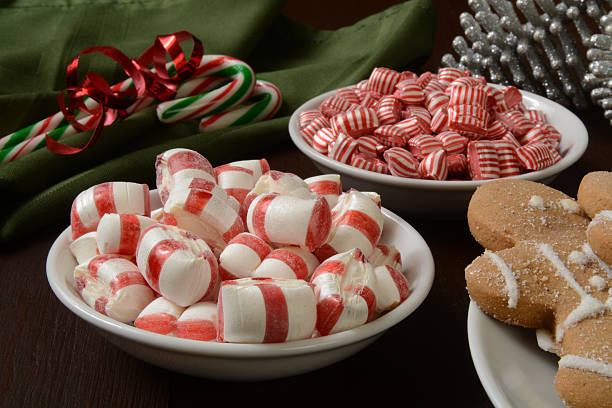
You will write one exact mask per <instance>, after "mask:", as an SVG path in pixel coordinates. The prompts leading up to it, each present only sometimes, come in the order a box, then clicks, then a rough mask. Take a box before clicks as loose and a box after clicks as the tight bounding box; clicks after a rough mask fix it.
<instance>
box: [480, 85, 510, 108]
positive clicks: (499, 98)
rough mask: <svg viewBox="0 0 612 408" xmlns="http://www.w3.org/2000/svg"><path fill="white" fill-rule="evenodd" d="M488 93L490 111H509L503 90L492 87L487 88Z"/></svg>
mask: <svg viewBox="0 0 612 408" xmlns="http://www.w3.org/2000/svg"><path fill="white" fill-rule="evenodd" d="M486 91H487V96H488V98H487V107H488V109H489V110H491V111H494V112H505V111H507V110H508V109H509V108H508V106H507V105H506V100H505V99H504V94H503V92H502V91H501V90H499V89H497V88H493V87H492V86H487V89H486Z"/></svg>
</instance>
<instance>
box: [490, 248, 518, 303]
mask: <svg viewBox="0 0 612 408" xmlns="http://www.w3.org/2000/svg"><path fill="white" fill-rule="evenodd" d="M485 255H486V256H488V257H489V258H490V259H491V261H492V262H493V263H494V264H495V266H497V269H499V271H500V272H501V274H502V276H503V277H504V280H505V281H506V285H505V286H504V292H505V293H506V295H508V307H509V308H511V309H513V308H515V307H516V304H517V302H518V298H519V286H518V282H517V281H516V277H515V276H514V272H512V269H510V267H509V266H508V264H506V262H504V260H503V259H501V258H500V257H499V255H497V254H495V253H493V252H491V251H489V250H486V251H485Z"/></svg>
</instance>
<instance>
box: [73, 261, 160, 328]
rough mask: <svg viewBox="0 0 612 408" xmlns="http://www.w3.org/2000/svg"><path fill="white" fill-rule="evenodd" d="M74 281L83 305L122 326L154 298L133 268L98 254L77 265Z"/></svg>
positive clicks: (126, 263)
mask: <svg viewBox="0 0 612 408" xmlns="http://www.w3.org/2000/svg"><path fill="white" fill-rule="evenodd" d="M74 280H75V284H76V287H77V290H78V291H79V293H80V295H81V297H82V298H83V300H84V301H85V303H87V304H88V305H89V306H90V307H92V308H94V309H95V310H97V311H98V312H100V313H102V314H104V315H107V316H108V317H110V318H111V319H115V320H117V321H120V322H123V323H130V322H133V321H134V319H136V317H138V314H139V313H140V312H141V311H142V310H143V309H144V308H145V306H146V305H148V304H149V303H150V302H151V301H152V300H153V298H154V294H153V291H152V290H151V288H150V287H149V286H148V285H147V283H146V282H145V280H144V279H143V277H142V275H141V274H140V272H139V271H138V268H137V267H136V265H134V263H133V262H131V261H129V260H127V259H126V258H124V257H122V256H120V255H110V254H105V255H98V256H95V257H93V258H91V259H90V260H89V261H88V262H87V263H84V264H80V265H78V266H77V267H76V268H75V270H74Z"/></svg>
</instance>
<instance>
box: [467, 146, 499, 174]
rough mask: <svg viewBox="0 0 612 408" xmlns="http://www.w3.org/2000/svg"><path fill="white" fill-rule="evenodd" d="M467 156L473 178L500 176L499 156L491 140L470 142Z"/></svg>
mask: <svg viewBox="0 0 612 408" xmlns="http://www.w3.org/2000/svg"><path fill="white" fill-rule="evenodd" d="M467 158H468V163H469V165H470V175H471V176H472V179H473V180H491V179H496V178H499V176H500V172H499V156H498V154H497V149H496V148H495V145H494V144H493V143H492V142H491V141H488V140H478V141H472V142H470V143H468V148H467Z"/></svg>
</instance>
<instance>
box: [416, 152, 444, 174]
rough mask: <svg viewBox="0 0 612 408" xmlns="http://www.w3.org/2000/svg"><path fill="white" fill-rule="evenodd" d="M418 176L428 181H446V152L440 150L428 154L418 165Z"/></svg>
mask: <svg viewBox="0 0 612 408" xmlns="http://www.w3.org/2000/svg"><path fill="white" fill-rule="evenodd" d="M419 175H420V176H421V178H424V179H429V180H446V178H447V176H448V162H447V161H446V152H445V151H444V150H442V149H440V150H436V151H434V152H432V153H429V154H428V155H427V156H426V157H425V158H424V159H423V161H421V163H419Z"/></svg>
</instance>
